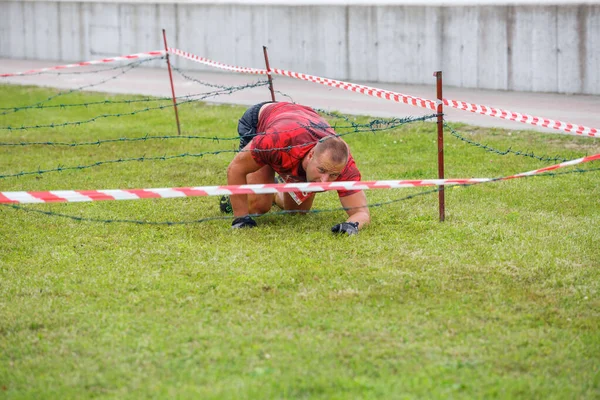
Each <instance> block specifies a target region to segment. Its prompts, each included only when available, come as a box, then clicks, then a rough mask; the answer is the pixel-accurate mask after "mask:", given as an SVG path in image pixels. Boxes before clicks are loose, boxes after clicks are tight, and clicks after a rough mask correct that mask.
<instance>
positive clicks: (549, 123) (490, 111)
mask: <svg viewBox="0 0 600 400" xmlns="http://www.w3.org/2000/svg"><path fill="white" fill-rule="evenodd" d="M169 51H170V52H171V53H173V54H176V55H178V56H181V57H184V58H187V59H190V60H193V61H197V62H200V63H202V64H206V65H209V66H212V67H215V68H220V69H225V70H228V71H233V72H243V73H254V74H267V70H264V69H254V68H244V67H234V66H231V65H227V64H223V63H220V62H217V61H212V60H208V59H206V58H203V57H198V56H196V55H193V54H191V53H187V52H184V51H181V50H178V49H173V48H169ZM271 73H273V74H277V75H283V76H288V77H291V78H296V79H302V80H305V81H310V82H315V83H320V84H322V85H327V86H331V87H336V88H340V89H345V90H349V91H352V92H357V93H362V94H366V95H368V96H373V97H379V98H382V99H386V100H391V101H395V102H398V103H405V104H409V105H413V106H416V107H421V108H427V109H430V110H434V111H436V110H437V101H433V100H427V99H423V98H420V97H414V96H409V95H405V94H402V93H396V92H392V91H389V90H385V89H378V88H374V87H370V86H364V85H358V84H355V83H350V82H344V81H338V80H335V79H328V78H321V77H318V76H314V75H307V74H303V73H299V72H293V71H287V70H283V69H278V68H272V69H271ZM442 101H443V103H444V104H445V105H446V106H449V107H453V108H456V109H459V110H463V111H471V112H474V113H480V114H482V115H488V116H491V117H497V118H503V119H508V120H511V121H516V122H522V123H526V124H531V125H536V126H540V127H543V128H554V129H557V130H560V131H562V132H564V133H567V134H571V135H575V136H587V137H600V135H599V131H598V129H595V128H589V127H586V126H583V125H576V124H570V123H567V122H562V121H556V120H552V119H548V118H542V117H534V116H532V115H527V114H522V113H516V112H513V111H507V110H501V109H496V108H493V107H488V106H482V105H479V104H471V103H466V102H464V101H457V100H448V99H443V100H442Z"/></svg>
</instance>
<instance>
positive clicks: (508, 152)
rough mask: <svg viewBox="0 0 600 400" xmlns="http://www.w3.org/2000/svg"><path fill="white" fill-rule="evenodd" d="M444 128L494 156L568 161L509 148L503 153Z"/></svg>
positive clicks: (448, 126)
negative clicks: (510, 155) (508, 155)
mask: <svg viewBox="0 0 600 400" xmlns="http://www.w3.org/2000/svg"><path fill="white" fill-rule="evenodd" d="M444 126H445V127H446V128H448V129H449V130H450V133H451V134H452V136H454V137H455V138H457V139H459V140H462V141H463V142H465V143H468V144H470V145H472V146H475V147H479V148H481V149H484V150H485V151H488V152H490V153H495V154H498V155H500V156H505V155H507V154H514V155H516V156H523V157H529V158H533V159H536V160H539V161H551V162H555V163H560V162H565V161H569V159H568V158H564V157H559V156H554V157H547V156H538V155H535V154H533V152H531V151H520V150H513V149H512V148H510V147H509V148H508V149H506V150H505V151H502V150H498V149H495V148H493V147H490V146H488V145H486V144H482V143H478V142H476V141H474V140H471V139H468V138H466V137H464V136H462V135H460V134H459V133H458V132H457V131H456V130H455V129H453V128H452V127H451V126H450V125H448V124H447V123H446V122H444Z"/></svg>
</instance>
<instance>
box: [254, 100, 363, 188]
mask: <svg viewBox="0 0 600 400" xmlns="http://www.w3.org/2000/svg"><path fill="white" fill-rule="evenodd" d="M256 131H257V132H259V133H258V135H257V136H255V137H254V139H252V141H251V142H250V144H249V147H248V149H249V150H250V151H252V157H253V158H254V161H256V163H258V165H261V166H262V165H269V166H270V167H271V168H273V170H275V172H277V173H278V174H279V176H281V177H282V178H283V179H284V180H285V181H286V182H306V171H304V169H303V168H302V159H303V158H304V157H305V156H306V154H308V152H309V151H310V150H311V149H312V148H313V147H315V146H316V144H317V142H318V141H319V139H322V138H324V137H326V136H330V135H335V131H334V130H333V128H331V126H329V124H328V123H327V121H325V120H324V119H323V118H321V116H320V115H319V114H317V113H316V112H315V111H314V110H313V109H311V108H309V107H305V106H301V105H298V104H292V103H275V104H273V105H271V106H269V107H267V108H265V109H263V111H262V113H261V115H260V118H259V121H258V126H257V129H256ZM360 178H361V177H360V171H359V170H358V168H357V167H356V163H355V162H354V159H353V158H352V155H349V157H348V162H347V164H346V167H345V168H344V170H343V171H342V173H341V174H340V176H339V177H338V178H337V179H336V180H337V181H360ZM357 192H359V191H358V190H340V191H338V195H339V196H340V197H344V196H349V195H351V194H354V193H357Z"/></svg>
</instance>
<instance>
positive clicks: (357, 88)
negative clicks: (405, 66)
mask: <svg viewBox="0 0 600 400" xmlns="http://www.w3.org/2000/svg"><path fill="white" fill-rule="evenodd" d="M169 52H170V53H173V54H175V55H178V56H180V57H184V58H187V59H188V60H192V61H196V62H199V63H201V64H205V65H209V66H211V67H215V68H220V69H224V70H228V71H233V72H242V73H250V74H264V75H268V74H269V71H267V70H266V69H257V68H245V67H235V66H232V65H227V64H223V63H220V62H218V61H212V60H209V59H206V58H203V57H199V56H196V55H194V54H191V53H188V52H185V51H182V50H179V49H174V48H169ZM270 72H271V74H277V75H283V76H288V77H290V78H296V79H302V80H305V81H310V82H315V83H320V84H322V85H327V86H331V87H337V88H341V89H345V90H350V91H352V92H357V93H362V94H366V95H368V96H373V97H379V98H382V99H387V100H393V101H396V102H399V103H406V104H410V105H413V106H417V107H423V108H429V109H431V110H436V103H435V101H431V100H426V99H421V98H419V97H413V96H408V95H405V94H402V93H396V92H392V91H389V90H384V89H377V88H373V87H370V86H363V85H357V84H355V83H350V82H344V81H338V80H335V79H327V78H321V77H318V76H313V75H307V74H302V73H298V72H293V71H286V70H284V69H278V68H271V71H270Z"/></svg>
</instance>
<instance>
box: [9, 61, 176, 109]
mask: <svg viewBox="0 0 600 400" xmlns="http://www.w3.org/2000/svg"><path fill="white" fill-rule="evenodd" d="M165 58H166V57H164V56H163V57H158V58H154V59H147V60H139V61H136V62H134V63H131V64H127V65H125V66H122V67H121V69H123V71H121V72H119V73H118V74H116V75H114V76H111V77H108V78H106V79H103V80H101V81H100V82H96V83H91V84H88V85H84V86H80V87H78V88H75V89H71V90H69V91H66V92H58V93H57V94H55V95H52V96H50V97H48V98H47V99H45V100H41V101H39V102H37V103H34V104H30V105H27V106H22V107H7V108H0V110H6V111H4V112H2V113H0V115H6V114H11V113H15V112H19V111H22V110H26V109H28V108H32V107H34V106H37V105H40V104H44V103H47V102H48V101H50V100H53V99H55V98H57V97H61V96H66V95H68V94H71V93H74V92H79V91H82V90H84V89H89V88H91V87H95V86H99V85H102V84H104V83H106V82H109V81H111V80H114V79H117V78H119V77H121V76H122V75H125V74H126V73H128V72H130V71H131V70H133V69H135V68H137V67H139V66H140V65H142V64H143V63H146V62H149V61H155V60H157V59H165Z"/></svg>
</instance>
